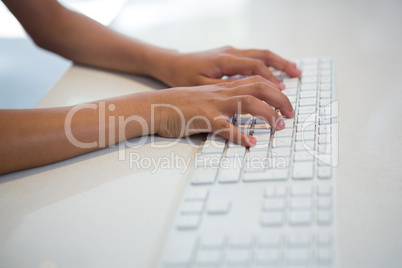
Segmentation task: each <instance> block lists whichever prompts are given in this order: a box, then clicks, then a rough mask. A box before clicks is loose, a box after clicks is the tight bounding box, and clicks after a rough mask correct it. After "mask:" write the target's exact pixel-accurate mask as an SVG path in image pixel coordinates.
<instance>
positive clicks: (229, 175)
mask: <svg viewBox="0 0 402 268" xmlns="http://www.w3.org/2000/svg"><path fill="white" fill-rule="evenodd" d="M240 171H241V168H240V166H239V167H238V168H226V169H221V171H220V173H219V175H218V178H219V179H218V180H219V182H220V183H235V182H238V181H239V180H240Z"/></svg>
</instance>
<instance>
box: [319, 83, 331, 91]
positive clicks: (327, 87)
mask: <svg viewBox="0 0 402 268" xmlns="http://www.w3.org/2000/svg"><path fill="white" fill-rule="evenodd" d="M331 88H332V87H331V84H321V85H320V90H321V91H329V90H331Z"/></svg>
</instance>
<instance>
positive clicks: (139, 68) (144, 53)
mask: <svg viewBox="0 0 402 268" xmlns="http://www.w3.org/2000/svg"><path fill="white" fill-rule="evenodd" d="M4 3H5V4H6V5H7V6H8V8H9V9H10V10H11V11H12V12H13V14H14V15H15V16H16V17H17V19H18V20H19V21H20V22H21V24H22V25H23V26H24V28H25V29H26V31H27V32H28V33H29V34H30V36H31V37H32V39H33V40H34V41H35V43H37V44H38V45H39V46H41V47H42V48H44V49H47V50H50V51H53V52H55V53H57V54H59V55H61V56H63V57H65V58H67V59H70V60H72V61H75V62H77V63H81V64H86V65H91V66H96V67H101V68H107V69H112V70H116V71H122V72H128V73H134V74H141V75H147V76H153V77H156V78H157V79H161V76H163V74H161V73H163V72H164V69H165V66H166V63H168V62H169V61H170V57H171V55H172V53H173V54H174V52H172V51H169V50H166V49H163V48H159V47H155V46H152V45H149V44H145V43H143V42H140V41H137V40H135V39H132V38H129V37H127V36H124V35H122V34H119V33H117V32H115V31H113V30H111V29H109V28H107V27H105V26H103V25H101V24H99V23H98V22H96V21H94V20H92V19H90V18H88V17H86V16H84V15H82V14H79V13H76V12H74V11H71V10H69V9H67V8H65V7H63V6H62V5H61V4H60V3H58V2H57V1H55V0H37V1H31V0H29V1H26V0H5V1H4ZM21 6H24V7H23V8H22V7H21Z"/></svg>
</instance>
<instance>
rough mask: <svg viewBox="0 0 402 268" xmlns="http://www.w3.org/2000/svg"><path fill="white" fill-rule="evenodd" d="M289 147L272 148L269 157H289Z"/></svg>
mask: <svg viewBox="0 0 402 268" xmlns="http://www.w3.org/2000/svg"><path fill="white" fill-rule="evenodd" d="M290 153H291V149H290V148H274V149H272V151H271V157H272V158H275V157H288V158H289V157H290Z"/></svg>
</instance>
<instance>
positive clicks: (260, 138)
mask: <svg viewBox="0 0 402 268" xmlns="http://www.w3.org/2000/svg"><path fill="white" fill-rule="evenodd" d="M253 137H254V138H255V139H256V140H257V143H259V142H261V141H267V143H268V142H269V139H270V138H271V133H261V132H254V133H253Z"/></svg>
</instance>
